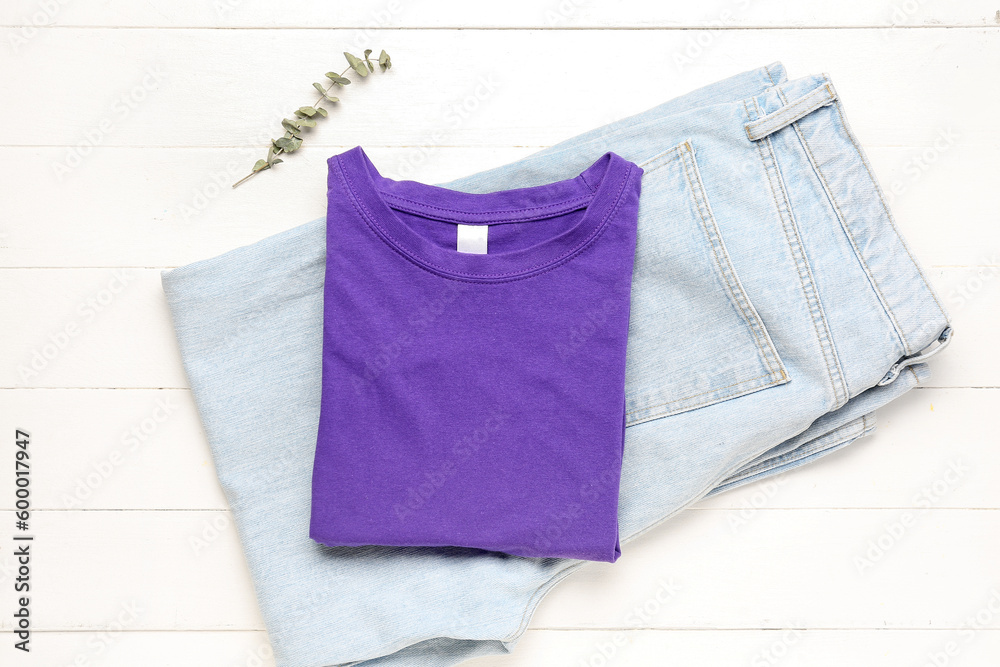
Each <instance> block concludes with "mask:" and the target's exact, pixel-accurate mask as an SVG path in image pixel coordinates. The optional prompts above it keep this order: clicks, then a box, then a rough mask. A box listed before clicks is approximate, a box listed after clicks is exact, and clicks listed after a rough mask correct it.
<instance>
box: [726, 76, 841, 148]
mask: <svg viewBox="0 0 1000 667" xmlns="http://www.w3.org/2000/svg"><path fill="white" fill-rule="evenodd" d="M774 90H775V92H777V94H778V96H779V97H780V98H781V101H782V102H783V106H782V107H781V108H780V109H778V110H776V111H773V112H771V113H769V114H768V113H763V111H762V110H761V115H760V117H759V118H757V119H755V120H752V121H750V122H749V123H747V124H746V125H745V126H744V129H745V130H746V133H747V138H748V139H750V141H757V140H759V139H763V138H764V137H766V136H767V135H769V134H771V133H773V132H777V131H778V130H780V129H783V128H785V127H787V126H788V125H790V124H792V123H794V122H795V121H796V120H798V119H799V118H802V117H803V116H808V115H809V114H810V113H812V112H813V111H815V110H816V109H820V108H822V107H825V106H828V105H829V104H830V103H831V102H832V101H833V100H836V99H837V98H836V95H834V93H833V89H832V88H831V87H830V84H829V83H828V84H826V85H825V86H824V87H823V88H822V89H820V88H815V89H813V90H812V91H811V92H809V93H806V94H805V95H802V96H801V97H799V98H798V99H796V100H795V101H794V102H792V103H791V104H789V103H788V100H787V99H786V98H785V95H784V94H783V92H782V90H781V88H780V87H779V86H775V88H774ZM812 98H817V99H816V100H814V99H812ZM819 100H825V101H822V103H820V101H819ZM754 102H755V103H756V99H754ZM760 128H763V129H760ZM755 135H759V136H755Z"/></svg>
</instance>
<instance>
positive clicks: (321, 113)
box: [316, 107, 327, 118]
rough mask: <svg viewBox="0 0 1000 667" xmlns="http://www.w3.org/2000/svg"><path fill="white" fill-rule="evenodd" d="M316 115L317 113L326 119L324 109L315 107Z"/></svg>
mask: <svg viewBox="0 0 1000 667" xmlns="http://www.w3.org/2000/svg"><path fill="white" fill-rule="evenodd" d="M316 113H318V114H319V115H320V116H322V117H323V118H326V113H327V112H326V109H324V108H323V107H316Z"/></svg>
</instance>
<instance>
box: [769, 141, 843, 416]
mask: <svg viewBox="0 0 1000 667" xmlns="http://www.w3.org/2000/svg"><path fill="white" fill-rule="evenodd" d="M764 143H765V145H766V146H767V150H768V152H769V153H770V155H771V164H772V168H773V169H774V175H775V178H776V179H777V181H778V186H779V188H780V189H781V197H782V201H784V206H785V211H786V215H787V222H788V228H787V229H785V238H786V240H787V241H788V244H789V246H792V245H793V243H794V245H795V248H793V249H792V254H793V256H794V255H796V254H798V255H799V256H800V257H801V264H802V267H803V269H804V270H805V276H803V275H802V274H801V273H800V275H799V281H800V283H801V284H802V291H803V293H804V294H805V295H806V299H807V301H808V302H809V306H810V307H809V310H810V315H812V317H813V327H814V328H815V329H816V337H817V338H818V339H819V341H820V347H821V348H822V349H823V356H824V358H825V361H826V366H827V372H828V373H830V383H831V384H832V385H833V392H834V397H835V398H837V404H836V406H835V408H839V407H841V406H843V405H844V404H845V403H847V401H848V400H850V392H849V391H848V388H847V380H846V378H845V377H844V368H843V366H842V365H841V363H840V355H839V354H838V353H837V345H836V342H835V341H834V340H833V333H832V332H831V331H830V322H829V320H828V319H827V317H826V309H825V308H824V307H823V302H822V301H821V300H820V298H819V289H818V288H817V287H816V276H815V275H814V274H813V270H812V266H811V265H810V263H809V256H808V255H807V254H806V248H805V243H804V242H803V241H802V234H801V232H800V230H799V225H798V223H797V222H796V220H795V214H794V213H792V204H791V201H790V200H789V198H788V189H787V188H786V187H785V182H784V177H783V175H782V173H781V167H780V166H779V165H778V157H777V155H776V154H775V152H774V145H773V144H772V142H771V138H770V137H765V138H764ZM771 187H772V194H774V192H773V188H774V186H773V184H772V186H771ZM789 230H791V234H789ZM793 236H794V241H793V238H792V237H793ZM800 270H801V269H800ZM807 285H808V286H807ZM820 328H822V330H823V331H822V333H820V331H819V329H820ZM834 370H835V371H836V373H834V372H833V371H834ZM839 394H843V400H840V399H839V398H838V396H839Z"/></svg>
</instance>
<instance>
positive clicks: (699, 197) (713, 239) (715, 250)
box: [681, 142, 785, 377]
mask: <svg viewBox="0 0 1000 667" xmlns="http://www.w3.org/2000/svg"><path fill="white" fill-rule="evenodd" d="M682 145H686V146H687V150H685V151H682V156H681V157H682V160H681V163H682V164H683V165H684V177H685V178H686V179H687V181H688V187H689V188H690V189H691V194H692V196H693V198H694V200H695V204H696V206H697V208H698V215H699V216H700V217H701V222H702V228H703V229H704V231H705V235H706V236H707V237H708V240H709V243H710V244H711V246H712V256H713V258H714V259H715V264H716V267H717V268H718V269H719V272H720V273H721V274H722V277H723V279H724V281H725V283H726V288H727V290H728V291H729V295H730V297H731V298H732V299H733V301H734V302H736V306H737V308H738V309H739V311H740V314H741V315H742V316H743V320H744V321H745V322H746V323H747V325H748V326H749V327H750V331H751V333H752V334H753V337H754V340H755V342H756V344H757V349H758V350H759V351H760V354H761V357H762V358H763V361H764V364H765V366H767V370H768V371H769V372H770V373H771V374H772V375H774V374H775V370H774V368H773V367H772V366H771V358H770V356H771V355H769V354H768V352H767V351H765V350H764V345H763V342H762V339H761V335H760V332H759V331H758V326H759V327H760V328H761V329H763V323H762V322H760V321H759V319H758V318H756V317H750V316H749V315H748V314H747V310H746V309H745V308H744V303H743V300H744V299H745V300H746V301H747V302H749V298H747V297H746V295H745V294H743V291H742V289H740V287H739V284H738V283H737V284H735V285H734V284H733V279H732V275H731V274H733V273H734V270H733V268H732V265H729V272H727V271H726V269H725V268H723V266H722V259H721V258H720V255H721V254H722V251H721V250H720V247H719V246H720V245H721V240H719V239H720V237H721V233H720V232H719V230H718V226H717V225H715V221H714V218H712V216H711V213H708V217H706V212H705V211H704V210H703V209H702V206H703V205H704V202H705V200H706V197H707V196H706V194H705V192H704V190H699V189H698V188H696V187H695V184H694V182H693V181H692V178H693V177H692V175H691V169H692V167H691V166H690V165H689V164H688V156H690V158H691V161H692V162H693V161H694V155H693V154H692V151H691V149H690V144H688V143H687V142H685V144H682ZM693 169H694V170H695V171H694V173H695V177H697V178H698V180H697V182H698V184H699V185H700V184H701V178H700V177H698V174H697V166H696V165H695V166H694V167H693ZM709 220H711V222H712V227H713V228H714V230H715V236H713V235H712V232H711V231H710V228H709ZM727 264H728V262H727ZM741 297H742V298H741ZM769 347H770V345H769ZM770 351H771V353H773V355H774V357H775V358H776V361H777V363H778V366H779V368H780V367H781V362H780V359H777V357H778V354H777V352H776V351H774V350H773V348H772V349H771V350H770ZM781 376H782V377H784V376H785V371H784V369H782V370H781Z"/></svg>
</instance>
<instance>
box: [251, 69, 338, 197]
mask: <svg viewBox="0 0 1000 667" xmlns="http://www.w3.org/2000/svg"><path fill="white" fill-rule="evenodd" d="M352 69H354V68H353V67H351V66H350V65H348V66H347V67H346V68H345V69H344V71H343V72H341V73H340V74H339V76H344V75H345V74H347V72H349V71H350V70H352ZM336 85H337V84H336V83H334V82H331V83H330V85H329V86H328V87H327V88H326V91H325V92H327V93H329V92H330V90H331V89H332V88H333V87H334V86H336ZM326 101H327V99H326V95H322V96H321V97H320V98H319V99H318V100H316V102H314V103H313V108H319V106H320V105H321V104H322V103H323V102H326ZM284 152H285V151H284V150H283V149H281V148H275V149H274V157H278V156H279V155H281V154H282V153H284ZM270 168H271V165H270V164H268V165H267V166H266V167H262V168H260V169H259V170H257V171H251V172H250V173H249V174H247V175H246V176H244V177H243V178H241V179H240V180H238V181H236V182H235V183H233V187H234V188H235V187H236V186H238V185H240V184H241V183H245V182H247V181H249V180H250V179H251V178H253V177H254V176H256V175H257V174H259V173H260V172H262V171H267V170H268V169H270Z"/></svg>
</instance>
